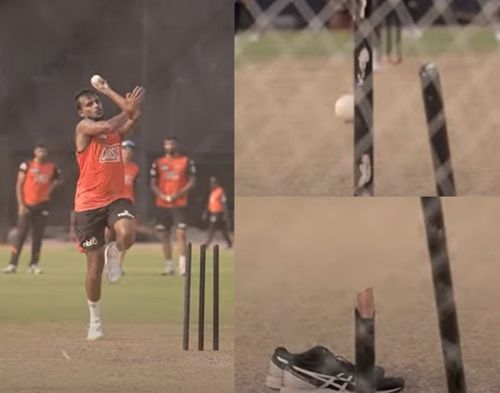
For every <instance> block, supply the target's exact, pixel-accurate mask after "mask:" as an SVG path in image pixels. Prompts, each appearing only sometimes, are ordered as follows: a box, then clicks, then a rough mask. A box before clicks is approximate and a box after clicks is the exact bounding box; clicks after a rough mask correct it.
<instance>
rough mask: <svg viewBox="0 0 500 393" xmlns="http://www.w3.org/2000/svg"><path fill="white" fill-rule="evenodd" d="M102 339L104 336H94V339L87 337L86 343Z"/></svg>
mask: <svg viewBox="0 0 500 393" xmlns="http://www.w3.org/2000/svg"><path fill="white" fill-rule="evenodd" d="M103 337H104V334H100V335H99V336H94V337H88V336H87V341H97V340H100V339H102V338H103Z"/></svg>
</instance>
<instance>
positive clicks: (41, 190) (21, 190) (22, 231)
mask: <svg viewBox="0 0 500 393" xmlns="http://www.w3.org/2000/svg"><path fill="white" fill-rule="evenodd" d="M47 156H48V150H47V147H46V146H45V144H43V143H37V144H35V146H34V148H33V159H31V160H28V161H24V162H23V163H21V165H19V171H18V173H17V182H16V195H17V205H18V219H17V234H16V239H15V241H14V244H13V245H12V253H11V256H10V261H9V264H8V265H7V266H6V267H5V268H4V269H2V272H3V273H6V274H8V273H15V272H16V270H17V264H18V262H19V256H20V254H21V250H22V248H23V244H24V241H25V240H26V236H27V234H28V231H29V229H30V227H31V232H32V234H31V261H30V266H29V268H28V273H31V274H41V273H42V269H41V268H40V266H39V265H38V262H39V259H40V250H41V248H42V239H43V233H44V231H45V224H46V223H47V218H48V216H49V210H50V209H49V207H50V206H49V204H50V197H51V195H52V191H53V190H54V188H55V187H57V186H58V185H59V184H61V182H62V178H61V172H60V171H59V169H57V168H56V166H55V165H54V163H53V162H51V161H50V160H49V159H48V158H47Z"/></svg>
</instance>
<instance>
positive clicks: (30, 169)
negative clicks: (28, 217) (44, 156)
mask: <svg viewBox="0 0 500 393" xmlns="http://www.w3.org/2000/svg"><path fill="white" fill-rule="evenodd" d="M19 171H21V172H24V173H25V174H26V177H25V178H24V183H23V187H22V190H23V202H24V203H25V204H26V205H28V206H33V205H38V204H39V203H42V202H47V201H48V200H49V199H50V188H51V186H52V182H53V181H54V180H55V179H57V178H58V177H59V176H60V172H59V170H58V169H57V168H56V166H55V165H54V164H53V163H52V162H48V161H47V162H43V163H39V162H36V161H35V160H30V161H26V162H23V163H22V164H21V165H20V166H19Z"/></svg>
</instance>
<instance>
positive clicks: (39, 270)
mask: <svg viewBox="0 0 500 393" xmlns="http://www.w3.org/2000/svg"><path fill="white" fill-rule="evenodd" d="M28 273H29V274H43V270H42V268H41V267H39V266H38V265H30V267H29V268H28Z"/></svg>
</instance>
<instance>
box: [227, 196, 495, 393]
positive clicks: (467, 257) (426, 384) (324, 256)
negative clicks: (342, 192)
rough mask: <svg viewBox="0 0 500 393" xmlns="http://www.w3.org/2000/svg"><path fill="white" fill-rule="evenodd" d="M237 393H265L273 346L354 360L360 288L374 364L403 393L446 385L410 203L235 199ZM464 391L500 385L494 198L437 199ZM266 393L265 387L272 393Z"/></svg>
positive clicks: (419, 231)
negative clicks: (368, 302) (368, 308)
mask: <svg viewBox="0 0 500 393" xmlns="http://www.w3.org/2000/svg"><path fill="white" fill-rule="evenodd" d="M237 207H238V208H237V213H238V220H239V221H240V222H243V223H245V225H241V226H239V227H238V234H237V236H238V269H237V270H236V370H237V372H236V391H237V392H238V393H254V392H264V391H266V388H265V387H264V379H265V375H266V371H267V364H268V361H269V358H270V355H271V354H272V351H273V349H274V348H275V347H276V346H279V345H285V346H286V347H289V348H290V349H292V350H297V351H298V350H303V349H305V348H307V347H309V346H311V345H314V344H323V345H327V346H329V347H330V348H333V349H334V350H335V351H336V352H337V353H339V354H342V355H343V356H346V357H348V358H350V359H351V360H352V359H353V353H354V338H353V333H354V318H353V305H354V297H355V293H356V291H358V290H360V289H363V288H366V287H369V286H373V287H374V289H375V301H376V306H377V317H376V318H377V320H376V322H377V326H376V346H377V362H378V363H380V364H382V365H383V366H384V367H386V368H387V372H388V374H390V375H399V376H402V377H404V378H405V379H406V381H407V389H406V392H408V393H421V392H426V393H444V392H446V391H447V389H446V379H445V375H444V369H443V365H442V354H441V346H440V341H439V333H438V328H437V316H436V310H435V307H434V297H433V289H432V283H431V277H430V262H429V257H428V252H427V248H426V243H425V232H424V227H423V220H422V216H421V211H420V205H419V200H418V199H417V198H369V199H366V198H362V199H354V198H285V197H280V198H238V201H237ZM444 209H445V220H446V226H447V234H448V247H449V251H450V256H451V262H452V270H453V278H454V284H455V298H456V302H457V307H458V315H459V323H460V330H461V336H462V349H463V358H464V362H465V367H466V376H467V381H468V386H469V389H471V390H473V391H474V393H478V392H480V393H490V392H492V391H494V390H495V389H496V387H497V386H498V385H499V383H500V376H499V373H498V369H499V367H500V360H499V358H498V352H499V350H500V332H499V331H498V329H497V328H496V326H498V324H499V323H500V314H499V313H498V305H497V303H498V299H499V298H500V287H499V286H498V276H499V274H500V264H499V263H498V261H499V260H500V249H499V248H498V234H497V230H496V229H497V227H498V222H500V200H498V199H496V198H452V199H447V200H445V201H444ZM269 392H270V390H269Z"/></svg>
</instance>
